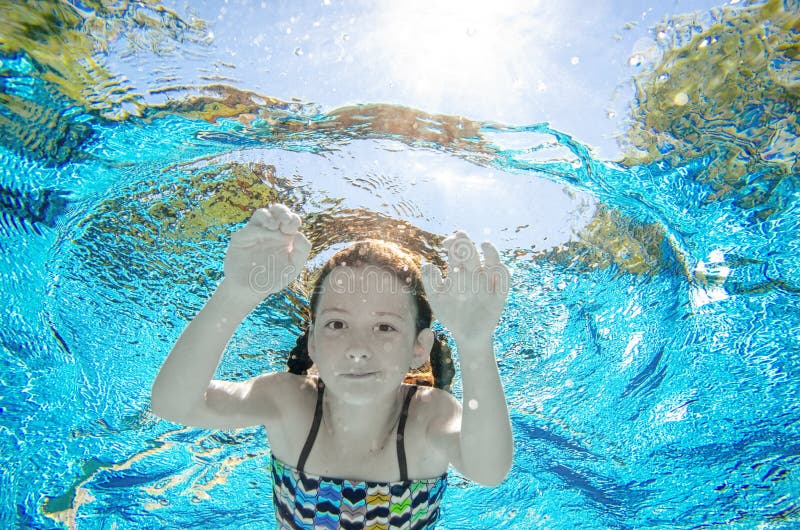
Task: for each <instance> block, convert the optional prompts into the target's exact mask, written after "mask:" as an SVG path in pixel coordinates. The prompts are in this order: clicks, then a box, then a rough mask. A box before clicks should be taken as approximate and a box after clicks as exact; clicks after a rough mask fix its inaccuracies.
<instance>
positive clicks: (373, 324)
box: [308, 266, 433, 402]
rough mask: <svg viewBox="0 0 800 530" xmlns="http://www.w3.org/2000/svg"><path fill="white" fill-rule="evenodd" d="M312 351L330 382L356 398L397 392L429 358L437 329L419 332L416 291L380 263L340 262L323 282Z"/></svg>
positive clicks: (344, 394)
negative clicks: (411, 371)
mask: <svg viewBox="0 0 800 530" xmlns="http://www.w3.org/2000/svg"><path fill="white" fill-rule="evenodd" d="M322 288H323V291H322V293H321V295H320V297H319V301H318V305H317V308H316V314H315V315H314V318H313V324H312V326H311V332H310V334H309V340H308V353H309V356H310V357H311V359H312V360H313V361H314V363H315V364H316V366H317V370H318V371H319V374H320V377H322V379H323V381H325V384H326V386H328V387H330V389H331V391H333V392H335V393H336V394H337V395H340V396H342V397H344V398H345V399H348V400H351V401H358V402H364V401H369V400H370V399H374V398H375V397H378V396H380V395H384V394H388V393H391V392H394V391H395V390H396V389H397V387H398V386H399V385H400V384H401V383H402V381H403V378H404V377H405V375H406V372H407V371H408V369H409V368H411V367H414V368H416V367H419V366H421V365H422V364H423V363H424V362H425V360H427V358H428V354H429V353H430V350H431V345H432V343H433V333H432V332H431V331H430V330H429V329H424V330H422V331H420V332H419V333H417V330H416V322H415V319H416V307H415V305H414V297H413V296H412V294H411V293H410V292H409V291H408V290H407V286H406V285H405V284H402V282H401V281H400V280H399V279H398V278H397V277H396V276H395V275H393V274H392V273H390V272H388V271H385V270H383V269H379V268H377V267H371V266H365V267H335V268H334V269H333V270H332V271H331V273H330V274H329V275H328V277H327V278H326V279H325V280H324V282H323V285H322Z"/></svg>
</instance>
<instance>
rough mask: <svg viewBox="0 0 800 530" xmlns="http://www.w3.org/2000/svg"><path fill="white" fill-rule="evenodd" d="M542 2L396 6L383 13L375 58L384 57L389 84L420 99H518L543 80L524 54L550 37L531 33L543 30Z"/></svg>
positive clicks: (416, 1) (415, 1)
mask: <svg viewBox="0 0 800 530" xmlns="http://www.w3.org/2000/svg"><path fill="white" fill-rule="evenodd" d="M537 4H538V2H536V1H533V2H532V1H530V0H527V1H509V2H495V3H491V2H485V1H484V0H461V1H452V0H448V1H436V2H430V1H429V0H412V1H408V2H391V3H387V4H386V8H385V9H383V10H382V11H381V12H380V14H379V15H378V17H377V20H376V21H375V25H374V26H373V31H374V38H371V39H368V42H370V45H374V46H375V49H374V50H372V52H373V54H374V56H377V57H379V58H385V64H386V65H387V68H389V69H390V71H389V75H390V76H391V79H390V80H389V82H391V83H393V84H394V86H395V88H396V89H397V90H398V91H400V92H403V93H406V94H407V95H409V96H411V97H413V98H414V100H416V101H419V100H422V101H426V102H428V103H430V104H432V105H434V106H436V107H438V106H440V105H441V103H442V102H443V101H444V100H445V99H455V100H458V101H457V103H459V104H460V106H461V107H463V103H464V102H470V101H471V102H474V103H476V104H479V103H481V102H482V101H481V100H482V99H483V100H485V99H486V98H488V97H490V95H491V96H495V97H497V96H500V98H503V99H506V98H510V97H514V95H515V94H516V95H517V97H519V96H521V95H522V94H524V93H525V92H526V91H527V90H529V89H530V88H531V87H536V86H537V82H538V81H540V79H539V76H538V75H537V73H538V72H540V70H538V69H537V66H536V64H537V62H536V61H535V60H531V59H532V58H531V57H523V56H522V54H523V52H522V50H525V49H527V50H530V49H531V48H532V47H531V46H530V44H531V42H530V41H531V40H532V39H536V40H539V39H544V38H547V37H546V36H544V35H541V34H540V33H539V32H531V27H538V26H540V25H541V20H538V21H537V20H536V19H537V18H538V17H537V12H538V9H537ZM532 19H533V20H532ZM523 28H524V29H523ZM523 42H524V43H526V45H522V44H523ZM533 59H535V58H533Z"/></svg>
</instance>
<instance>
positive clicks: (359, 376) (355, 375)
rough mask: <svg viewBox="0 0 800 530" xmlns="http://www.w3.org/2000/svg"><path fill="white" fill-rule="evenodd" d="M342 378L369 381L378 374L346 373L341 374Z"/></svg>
mask: <svg viewBox="0 0 800 530" xmlns="http://www.w3.org/2000/svg"><path fill="white" fill-rule="evenodd" d="M339 375H340V376H341V377H344V378H346V379H353V380H362V379H369V378H371V377H375V376H377V375H378V372H345V373H341V374H339Z"/></svg>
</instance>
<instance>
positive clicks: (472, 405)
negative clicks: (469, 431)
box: [467, 399, 478, 410]
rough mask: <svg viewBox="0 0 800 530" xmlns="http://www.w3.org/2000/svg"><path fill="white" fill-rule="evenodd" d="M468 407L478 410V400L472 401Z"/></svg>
mask: <svg viewBox="0 0 800 530" xmlns="http://www.w3.org/2000/svg"><path fill="white" fill-rule="evenodd" d="M467 406H468V407H469V408H470V409H472V410H476V409H477V408H478V400H477V399H470V400H469V403H468V404H467Z"/></svg>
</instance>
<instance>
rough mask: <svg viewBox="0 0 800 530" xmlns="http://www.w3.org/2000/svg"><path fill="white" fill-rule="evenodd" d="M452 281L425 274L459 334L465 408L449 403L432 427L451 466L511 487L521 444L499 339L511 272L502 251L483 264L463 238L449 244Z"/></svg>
mask: <svg viewBox="0 0 800 530" xmlns="http://www.w3.org/2000/svg"><path fill="white" fill-rule="evenodd" d="M444 244H445V247H446V248H447V250H448V275H447V278H444V279H443V278H442V275H441V272H440V271H439V270H438V269H437V268H436V267H434V266H432V265H426V266H425V267H423V271H422V273H423V282H424V284H425V292H426V294H427V295H428V298H429V300H430V303H431V306H432V308H433V311H434V315H436V318H437V320H439V321H440V322H441V323H442V324H443V325H444V326H445V327H447V328H448V329H449V330H450V331H451V333H452V334H453V338H454V339H455V341H456V347H457V349H458V357H459V359H460V365H461V378H462V384H463V406H462V405H461V404H459V403H458V402H457V400H455V399H453V398H451V397H450V399H444V400H442V402H441V405H440V408H439V410H438V411H437V413H436V414H435V416H434V420H433V422H432V424H431V428H432V433H431V435H432V436H433V437H434V438H435V439H438V440H439V443H440V444H442V445H443V446H444V450H445V451H446V452H447V453H448V457H449V458H450V462H451V463H452V464H453V465H454V466H455V467H456V468H457V469H458V470H459V471H460V472H461V473H463V474H464V475H465V476H467V477H468V478H470V479H471V480H474V481H476V482H479V483H481V484H484V485H487V486H493V485H497V484H499V483H500V482H502V481H503V479H505V477H506V475H507V474H508V471H509V470H510V469H511V464H512V460H513V456H514V440H513V436H512V433H511V421H510V419H509V416H508V406H507V404H506V398H505V394H504V392H503V385H502V382H501V381H500V375H499V372H498V369H497V362H496V360H495V354H494V346H493V343H492V335H493V333H494V329H495V327H496V326H497V322H498V320H499V318H500V314H501V313H502V311H503V307H504V305H505V300H506V297H507V296H508V289H509V274H508V269H506V268H505V266H504V265H503V264H501V263H500V258H499V255H498V253H497V250H496V249H495V248H494V247H493V246H492V245H491V244H489V243H484V244H483V252H484V262H483V264H482V263H481V260H480V256H479V255H478V252H477V250H476V249H475V245H474V244H473V243H472V241H470V240H469V238H468V237H467V235H466V234H465V233H463V232H456V234H455V235H454V236H452V237H450V238H448V239H446V240H445V242H444Z"/></svg>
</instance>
